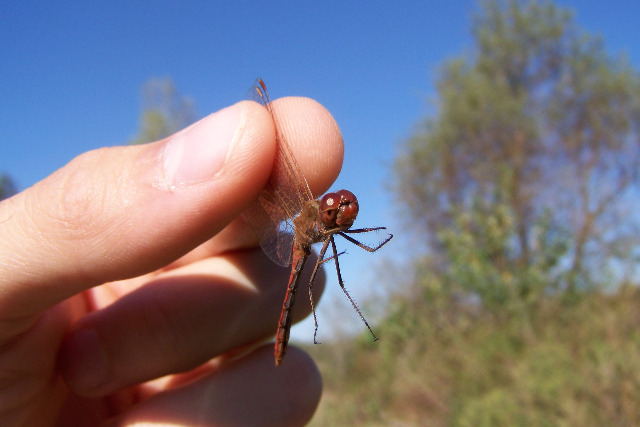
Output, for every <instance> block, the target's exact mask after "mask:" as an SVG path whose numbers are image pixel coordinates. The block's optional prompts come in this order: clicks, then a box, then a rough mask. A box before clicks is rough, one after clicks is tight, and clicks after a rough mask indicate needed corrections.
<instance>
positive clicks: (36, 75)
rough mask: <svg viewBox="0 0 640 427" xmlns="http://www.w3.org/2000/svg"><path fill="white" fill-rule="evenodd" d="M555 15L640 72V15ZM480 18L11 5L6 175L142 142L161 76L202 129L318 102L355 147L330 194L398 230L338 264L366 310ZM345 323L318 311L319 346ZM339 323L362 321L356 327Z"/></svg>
mask: <svg viewBox="0 0 640 427" xmlns="http://www.w3.org/2000/svg"><path fill="white" fill-rule="evenodd" d="M558 4H560V5H563V6H567V7H570V8H573V9H574V10H575V19H576V22H577V23H578V25H580V26H581V27H583V28H584V29H585V30H587V31H588V32H590V33H592V34H594V33H597V34H600V35H602V37H603V38H604V40H605V44H606V46H607V49H608V50H609V52H611V53H614V54H615V53H621V52H625V53H626V54H627V55H628V57H629V58H630V59H631V61H632V63H634V64H636V65H637V64H638V63H639V61H640V26H639V25H638V22H640V2H636V1H612V2H597V1H577V0H573V1H562V2H558ZM389 5H393V6H389ZM476 7H477V3H476V2H474V1H467V0H451V1H447V2H444V1H440V2H436V1H432V2H415V1H400V2H393V3H391V2H389V3H386V2H337V1H328V2H313V3H312V2H300V1H286V2H259V1H240V2H222V1H206V2H205V1H196V2H178V1H175V2H170V1H164V2H150V1H139V2H124V1H94V2H84V1H67V2H56V1H54V2H48V3H44V2H29V1H24V2H3V4H2V5H1V6H0V64H1V65H0V172H5V173H8V174H9V175H10V176H11V177H12V178H13V179H14V180H15V181H16V183H17V184H18V186H19V188H26V187H28V186H30V185H32V184H34V183H35V182H37V181H39V180H41V179H43V178H44V177H46V176H47V175H49V174H50V173H52V172H53V171H54V170H56V169H58V168H59V167H61V166H63V165H64V164H66V163H67V162H68V161H69V160H71V159H72V158H73V157H75V156H77V155H78V154H80V153H82V152H84V151H87V150H90V149H93V148H98V147H102V146H108V145H119V144H125V143H126V142H127V141H128V140H129V139H130V138H131V137H132V136H133V135H135V134H136V132H137V126H138V118H139V114H140V88H141V87H142V85H143V84H144V83H145V82H146V81H147V80H148V79H150V78H152V77H171V78H172V79H173V80H174V82H175V83H176V85H177V88H178V90H179V91H180V92H181V93H182V94H183V95H187V96H190V97H191V98H193V99H194V100H195V102H196V105H197V109H198V113H199V115H200V116H205V115H207V114H208V113H210V112H213V111H215V110H218V109H220V108H222V107H224V106H227V105H230V104H232V103H234V102H236V101H238V100H240V99H243V98H245V96H246V93H247V90H248V88H249V87H250V86H251V84H252V82H253V81H254V79H255V78H256V77H258V76H261V77H262V78H263V79H264V80H265V81H266V82H267V85H268V86H269V90H270V92H271V96H272V97H273V98H278V97H281V96H289V95H301V96H308V97H311V98H314V99H316V100H318V101H319V102H321V103H322V104H323V105H324V106H325V107H327V108H328V109H329V111H331V112H332V114H333V115H334V117H335V118H336V120H337V122H338V124H339V125H340V127H341V129H342V132H343V136H344V139H345V161H344V165H343V172H342V174H341V176H340V178H339V179H338V181H337V183H336V185H335V186H334V187H333V188H334V189H338V188H349V189H350V190H351V191H353V192H354V193H355V194H356V195H357V196H358V198H359V200H360V205H361V214H360V216H359V219H358V221H357V222H356V225H359V226H376V225H387V226H389V227H390V228H392V229H393V232H394V234H396V236H397V237H396V238H395V239H394V240H393V241H392V242H391V243H390V245H389V247H386V248H385V249H384V250H383V251H381V252H379V253H377V254H374V255H368V254H360V253H359V252H358V250H357V248H355V247H354V248H349V255H348V256H345V257H341V258H340V260H341V265H342V266H343V270H344V276H345V280H346V283H347V286H348V287H349V289H350V290H351V291H352V295H353V296H354V297H355V298H356V300H358V301H362V300H366V298H367V296H370V293H369V291H368V288H371V287H375V286H378V285H379V284H378V283H377V282H376V281H375V280H374V279H375V277H376V275H375V268H376V267H375V266H376V265H377V264H379V263H380V261H381V258H382V257H385V256H389V255H391V254H393V255H397V254H398V253H399V252H402V251H403V248H405V245H404V244H405V243H406V240H403V239H402V231H401V230H400V229H399V228H400V226H401V222H400V221H396V220H394V217H393V216H394V214H396V213H397V210H395V209H394V208H393V203H394V199H393V197H391V196H390V195H389V194H388V193H387V192H388V190H387V188H385V184H386V183H389V182H390V179H391V171H390V168H389V166H390V164H391V162H392V161H393V158H394V156H395V154H396V152H397V145H398V143H399V142H401V141H402V140H403V139H404V138H406V137H408V136H409V135H410V133H411V131H412V129H413V128H414V125H415V124H416V122H417V121H418V120H419V119H420V118H422V117H424V116H425V114H427V113H429V112H433V107H432V106H430V105H429V104H428V102H427V101H428V99H430V98H432V97H433V96H434V94H435V92H434V79H435V77H436V73H437V70H438V67H439V66H440V65H441V64H442V62H443V61H444V60H445V59H447V58H450V57H452V56H457V55H460V54H462V53H464V52H465V51H469V49H471V47H472V39H471V32H470V24H471V16H472V13H473V11H474V10H476ZM385 251H386V254H385ZM343 258H344V259H345V261H342V260H343ZM335 282H336V281H335V279H334V278H333V276H332V275H331V274H329V282H328V288H327V289H328V292H327V293H326V294H325V297H326V300H327V301H331V302H333V301H334V299H335V298H333V295H335V296H336V297H341V295H340V291H339V290H338V286H337V283H335ZM283 286H284V284H283ZM325 302H326V301H325ZM365 314H366V313H365ZM338 320H339V319H330V318H328V317H327V316H325V315H323V314H322V312H321V314H320V318H319V321H320V322H321V331H320V332H321V333H322V331H323V329H324V328H329V327H330V324H331V323H334V322H337V321H338ZM340 320H341V321H349V322H354V324H355V325H357V324H358V322H359V319H358V318H357V316H356V315H355V313H353V316H351V315H349V319H340ZM358 328H360V327H359V326H358ZM361 329H362V330H364V326H362V328H361ZM299 330H302V331H303V332H297V331H296V330H295V329H294V332H293V336H294V337H299V338H301V339H310V336H311V335H312V332H309V331H310V330H311V329H310V324H309V323H308V322H307V324H306V325H304V326H303V327H302V328H298V331H299ZM324 330H326V329H324ZM321 338H322V335H321Z"/></svg>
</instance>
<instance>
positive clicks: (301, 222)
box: [244, 78, 393, 366]
mask: <svg viewBox="0 0 640 427" xmlns="http://www.w3.org/2000/svg"><path fill="white" fill-rule="evenodd" d="M250 92H251V98H252V99H254V100H255V101H257V102H258V103H260V104H262V105H263V106H264V107H265V108H266V109H267V110H268V111H269V113H270V115H271V118H272V120H273V123H274V126H275V130H276V137H277V147H276V158H275V162H274V166H273V169H272V172H271V176H270V178H269V180H268V182H267V184H266V185H265V187H264V189H263V190H262V191H261V193H260V194H259V196H258V199H257V200H256V202H254V203H253V205H252V206H250V208H249V209H248V210H247V211H246V212H245V214H244V217H245V220H246V221H247V222H248V223H249V224H250V225H251V227H252V228H253V230H254V231H255V233H256V235H257V236H258V238H259V241H260V247H261V248H262V250H263V252H264V253H265V254H266V255H267V256H268V257H269V258H270V259H271V260H272V261H273V262H275V263H276V264H278V265H281V266H283V267H289V266H291V273H290V275H289V280H288V283H287V291H286V294H285V297H284V302H283V303H282V311H281V313H280V319H279V320H278V327H277V330H276V339H275V348H274V355H275V362H276V366H280V364H281V363H282V360H283V359H284V356H285V354H286V351H287V344H288V342H289V331H290V329H291V321H292V313H293V306H294V304H295V297H296V291H297V289H298V285H299V283H298V282H299V281H300V277H301V276H300V273H301V272H302V270H303V268H304V266H305V264H306V262H307V259H308V258H309V255H310V254H311V246H312V245H313V244H315V243H322V248H321V249H320V253H319V256H318V260H317V262H316V263H315V266H314V268H313V272H312V274H311V279H310V280H309V287H308V289H309V301H310V303H311V309H312V312H313V320H314V324H315V332H314V335H313V342H314V343H315V344H317V343H318V342H317V340H316V335H317V332H318V319H317V317H316V310H315V305H314V302H313V282H314V281H315V278H316V275H317V273H318V271H319V269H320V267H321V266H322V265H323V264H325V263H326V262H329V261H334V263H335V266H336V272H337V275H338V283H339V284H340V287H341V288H342V290H343V292H344V293H345V295H346V296H347V298H348V299H349V301H350V302H351V305H352V306H353V308H354V309H355V310H356V312H357V313H358V315H359V316H360V319H361V320H362V321H363V322H364V324H365V325H366V327H367V328H368V329H369V332H371V335H372V336H373V338H374V341H377V340H378V337H376V335H375V334H374V333H373V330H372V329H371V327H370V326H369V323H368V322H367V320H366V319H365V317H364V315H363V314H362V312H361V311H360V309H359V308H358V306H357V304H356V303H355V301H354V300H353V298H351V295H349V292H347V290H346V288H345V286H344V282H343V280H342V275H341V273H340V264H339V262H338V258H339V256H341V255H343V254H344V253H345V252H341V253H338V251H337V248H336V243H335V240H334V236H336V235H339V236H342V237H344V238H345V239H347V240H348V241H349V242H351V243H353V244H355V245H357V246H358V247H360V248H362V249H364V250H366V251H368V252H376V251H377V250H378V249H380V248H381V247H382V246H384V245H385V244H387V243H388V242H389V241H390V240H391V238H392V237H393V235H392V234H388V235H387V236H386V238H384V240H382V241H381V242H380V243H378V244H377V245H375V246H369V245H366V244H364V243H361V242H359V241H358V240H356V239H354V238H353V237H351V236H350V234H359V233H368V232H374V231H379V230H386V227H371V228H360V229H351V226H352V225H353V222H354V221H355V219H356V216H357V215H358V211H359V209H360V208H359V205H358V199H357V198H356V196H355V195H354V194H353V193H352V192H350V191H348V190H339V191H336V192H331V193H327V194H325V195H324V196H323V197H321V198H320V199H315V198H314V197H313V194H312V193H311V190H310V189H309V184H308V183H307V180H306V179H305V177H304V174H303V173H302V171H301V169H300V166H299V165H298V162H297V161H296V158H295V156H294V155H293V151H292V149H291V147H290V146H289V144H288V143H287V141H286V140H285V138H284V135H283V134H282V132H281V129H280V125H279V123H278V117H277V115H276V113H275V110H274V108H273V105H272V103H271V98H270V97H269V92H268V91H267V87H266V85H265V83H264V81H262V79H260V78H258V79H257V80H256V82H255V83H254V85H253V87H252V88H251V91H250ZM329 246H331V249H332V253H333V255H332V256H329V257H326V258H325V255H326V253H327V250H328V248H329Z"/></svg>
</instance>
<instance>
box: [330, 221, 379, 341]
mask: <svg viewBox="0 0 640 427" xmlns="http://www.w3.org/2000/svg"><path fill="white" fill-rule="evenodd" d="M340 234H342V233H340ZM344 237H347V236H344ZM349 240H351V239H349ZM385 243H386V242H385ZM383 244H384V243H383ZM331 246H332V247H333V254H334V255H333V259H335V261H336V271H337V273H338V283H339V284H340V287H341V288H342V291H343V292H344V294H345V295H346V296H347V298H348V299H349V301H350V302H351V305H352V306H353V308H354V309H355V310H356V312H357V313H358V316H360V319H362V321H363V322H364V324H365V325H366V326H367V329H369V332H371V335H372V336H373V340H374V341H378V337H377V336H376V334H374V333H373V330H372V329H371V326H369V322H367V319H365V318H364V315H363V314H362V312H361V311H360V309H359V308H358V305H357V304H356V302H355V301H354V300H353V298H351V295H349V292H347V289H346V288H345V287H344V282H343V281H342V274H340V264H339V263H338V250H337V249H336V242H335V241H334V240H333V236H331Z"/></svg>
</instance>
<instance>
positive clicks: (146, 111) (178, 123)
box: [130, 78, 197, 144]
mask: <svg viewBox="0 0 640 427" xmlns="http://www.w3.org/2000/svg"><path fill="white" fill-rule="evenodd" d="M142 96H143V112H142V116H141V117H140V130H139V133H138V135H137V136H136V137H135V138H133V139H132V140H131V141H130V144H144V143H147V142H152V141H157V140H159V139H162V138H166V137H167V136H169V135H171V134H173V133H175V132H177V131H179V130H180V129H183V128H184V127H186V126H188V125H190V124H191V123H193V122H194V121H195V120H196V117H197V116H196V110H195V103H194V102H193V101H192V100H191V99H189V98H186V97H183V96H181V95H180V94H179V93H178V90H177V89H176V86H175V84H174V83H173V80H171V79H170V78H153V79H150V80H149V81H148V82H147V83H145V85H144V86H143V88H142Z"/></svg>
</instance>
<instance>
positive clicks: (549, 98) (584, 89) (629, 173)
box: [395, 0, 640, 291]
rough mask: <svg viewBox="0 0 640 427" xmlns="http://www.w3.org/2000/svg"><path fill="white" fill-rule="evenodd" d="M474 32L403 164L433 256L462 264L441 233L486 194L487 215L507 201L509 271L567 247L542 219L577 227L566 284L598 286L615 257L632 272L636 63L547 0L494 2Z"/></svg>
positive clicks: (639, 103)
mask: <svg viewBox="0 0 640 427" xmlns="http://www.w3.org/2000/svg"><path fill="white" fill-rule="evenodd" d="M473 34H474V37H475V41H476V44H477V46H476V49H475V50H474V52H473V55H471V56H470V57H469V56H468V55H467V56H465V57H464V58H457V59H453V60H451V61H449V62H448V63H447V64H446V65H445V66H444V67H443V69H442V72H441V75H440V79H439V81H438V85H437V90H438V97H439V102H438V107H439V111H438V114H437V115H436V116H435V117H433V118H430V119H428V120H426V121H425V122H424V123H423V125H422V126H421V128H420V129H419V131H418V132H416V134H415V135H414V136H413V137H412V138H411V139H409V140H408V141H407V142H406V144H405V145H404V147H403V150H404V152H403V153H402V154H401V155H400V156H399V157H398V159H397V161H396V164H395V167H396V172H397V176H398V180H397V187H398V189H399V194H400V195H401V196H400V197H401V203H403V204H404V205H406V206H407V207H408V208H409V209H408V211H409V212H410V217H411V218H410V219H411V223H413V224H417V226H418V227H419V228H420V231H421V232H422V233H423V235H424V236H425V241H427V242H428V249H429V253H430V254H432V255H433V256H434V257H438V256H439V259H438V262H437V263H435V265H436V266H440V267H441V268H443V269H446V268H449V267H451V259H450V257H449V255H450V254H451V253H450V252H447V242H446V241H444V240H443V234H442V231H443V230H448V229H449V230H450V229H455V228H456V227H457V226H459V224H460V223H459V220H460V217H459V215H460V214H461V213H465V212H472V211H473V209H474V206H478V203H482V204H483V205H485V208H483V209H484V212H485V214H486V215H488V216H491V215H493V213H492V210H491V209H488V210H487V208H486V206H489V207H491V206H493V207H500V209H507V210H508V213H509V215H508V216H509V218H510V221H512V224H511V225H510V227H511V229H510V232H509V235H508V236H505V240H504V243H508V244H505V245H503V246H502V247H500V248H498V250H497V252H496V253H495V254H494V255H493V257H492V262H493V263H494V265H497V266H501V270H502V271H503V272H507V271H510V270H512V269H513V268H517V267H519V266H526V265H530V264H531V263H532V262H533V261H534V260H535V259H536V258H539V257H540V254H542V253H544V251H546V250H553V251H556V250H557V245H556V244H555V243H554V244H553V245H552V247H550V248H545V247H540V241H539V240H538V239H536V230H537V227H539V225H540V223H541V222H545V223H546V224H547V227H548V230H549V231H551V232H552V231H553V230H555V231H556V232H564V231H566V236H567V245H568V246H567V252H566V254H565V255H564V257H563V259H562V260H561V263H562V267H561V269H562V273H563V274H562V277H561V279H562V281H563V284H562V285H563V286H564V288H565V289H566V290H570V291H573V290H576V289H579V288H583V287H588V286H593V284H594V283H595V281H597V280H598V279H599V278H602V274H603V273H602V272H603V271H607V270H606V268H607V267H611V266H612V265H614V264H615V268H612V269H611V270H609V271H614V270H615V272H616V273H621V272H625V271H631V270H632V267H631V266H632V265H633V262H635V261H637V255H638V254H637V253H634V249H635V248H637V247H638V246H639V242H640V232H639V230H638V225H639V223H638V221H637V219H636V216H635V215H630V212H631V210H632V208H633V202H631V198H632V197H633V196H634V195H635V196H637V194H638V190H639V189H640V185H639V184H640V179H639V171H640V142H639V141H640V77H639V75H638V73H637V71H636V70H634V69H633V68H632V67H631V66H630V65H629V63H628V62H627V61H626V60H625V59H624V58H613V57H611V56H610V55H608V54H607V53H606V52H605V50H604V48H603V43H602V41H601V40H600V39H598V38H594V37H591V36H589V35H587V34H584V33H582V32H581V31H580V30H579V29H578V28H576V27H575V26H574V24H573V23H572V21H571V15H570V14H569V13H568V12H567V11H564V10H561V9H558V8H557V7H556V6H554V5H553V4H552V3H550V2H546V1H531V2H521V1H516V0H512V1H508V2H503V1H499V0H489V1H486V2H484V3H483V9H482V13H480V14H479V15H478V16H477V17H476V20H475V22H474V29H473ZM476 218H478V217H476ZM456 224H457V225H456ZM476 225H477V227H476V229H478V230H479V229H482V228H483V226H482V224H479V223H477V222H476ZM467 229H468V230H470V231H473V230H474V227H473V225H472V224H468V227H467ZM476 237H477V235H476ZM473 240H474V241H477V239H475V238H474V239H473ZM449 243H450V242H449ZM556 255H557V254H556ZM460 261H461V260H458V262H460ZM558 261H560V260H558ZM549 268H550V269H555V270H557V269H558V268H559V264H558V263H555V264H552V265H551V264H550V265H549Z"/></svg>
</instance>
